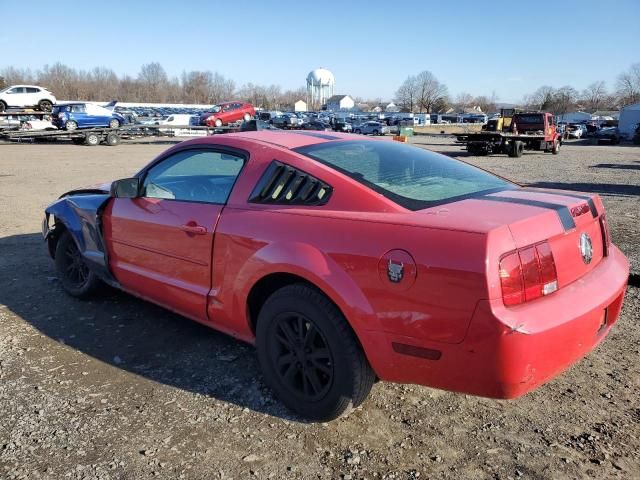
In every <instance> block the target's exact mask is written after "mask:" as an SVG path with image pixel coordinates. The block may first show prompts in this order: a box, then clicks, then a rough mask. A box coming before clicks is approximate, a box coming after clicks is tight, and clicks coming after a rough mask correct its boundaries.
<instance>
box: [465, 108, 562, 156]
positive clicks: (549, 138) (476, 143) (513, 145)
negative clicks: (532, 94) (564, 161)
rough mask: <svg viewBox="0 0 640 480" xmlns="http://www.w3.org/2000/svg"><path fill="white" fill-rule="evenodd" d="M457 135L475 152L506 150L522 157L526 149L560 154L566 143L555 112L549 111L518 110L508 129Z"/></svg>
mask: <svg viewBox="0 0 640 480" xmlns="http://www.w3.org/2000/svg"><path fill="white" fill-rule="evenodd" d="M498 123H499V122H498ZM503 128H504V127H503ZM456 136H457V138H458V142H459V143H464V144H465V145H466V146H467V151H468V152H469V153H472V154H474V155H488V154H491V153H506V154H507V155H509V156H510V157H521V156H522V153H523V152H524V150H538V151H544V152H551V153H553V154H554V155H557V154H558V153H559V152H560V146H561V145H562V136H561V135H559V134H558V130H557V128H556V126H555V124H554V121H553V115H552V114H551V113H548V112H519V113H515V114H513V116H512V117H511V123H510V125H509V130H506V131H505V130H504V129H498V130H483V131H481V132H472V133H465V134H460V135H456Z"/></svg>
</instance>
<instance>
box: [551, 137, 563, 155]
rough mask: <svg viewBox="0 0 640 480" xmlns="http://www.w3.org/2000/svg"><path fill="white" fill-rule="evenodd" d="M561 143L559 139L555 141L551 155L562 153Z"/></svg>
mask: <svg viewBox="0 0 640 480" xmlns="http://www.w3.org/2000/svg"><path fill="white" fill-rule="evenodd" d="M560 145H561V144H560V141H559V140H558V139H556V140H554V141H553V145H551V153H552V154H553V155H557V154H559V153H560Z"/></svg>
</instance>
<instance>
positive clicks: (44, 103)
mask: <svg viewBox="0 0 640 480" xmlns="http://www.w3.org/2000/svg"><path fill="white" fill-rule="evenodd" d="M38 108H39V109H40V111H41V112H50V111H51V110H53V103H51V101H49V100H40V101H39V102H38Z"/></svg>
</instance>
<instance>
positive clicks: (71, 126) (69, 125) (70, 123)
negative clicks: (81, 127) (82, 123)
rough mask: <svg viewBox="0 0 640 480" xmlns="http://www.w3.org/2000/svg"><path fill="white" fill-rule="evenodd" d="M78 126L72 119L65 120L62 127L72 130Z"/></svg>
mask: <svg viewBox="0 0 640 480" xmlns="http://www.w3.org/2000/svg"><path fill="white" fill-rule="evenodd" d="M77 128H78V124H77V123H76V122H74V121H73V120H67V121H66V122H64V129H65V130H68V131H70V132H72V131H73V130H75V129H77Z"/></svg>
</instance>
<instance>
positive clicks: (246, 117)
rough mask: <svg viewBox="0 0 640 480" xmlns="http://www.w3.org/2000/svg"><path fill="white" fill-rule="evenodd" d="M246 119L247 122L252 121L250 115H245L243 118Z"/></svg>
mask: <svg viewBox="0 0 640 480" xmlns="http://www.w3.org/2000/svg"><path fill="white" fill-rule="evenodd" d="M242 118H243V119H244V121H245V122H248V121H249V120H251V115H249V114H248V113H245V114H244V117H242Z"/></svg>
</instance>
